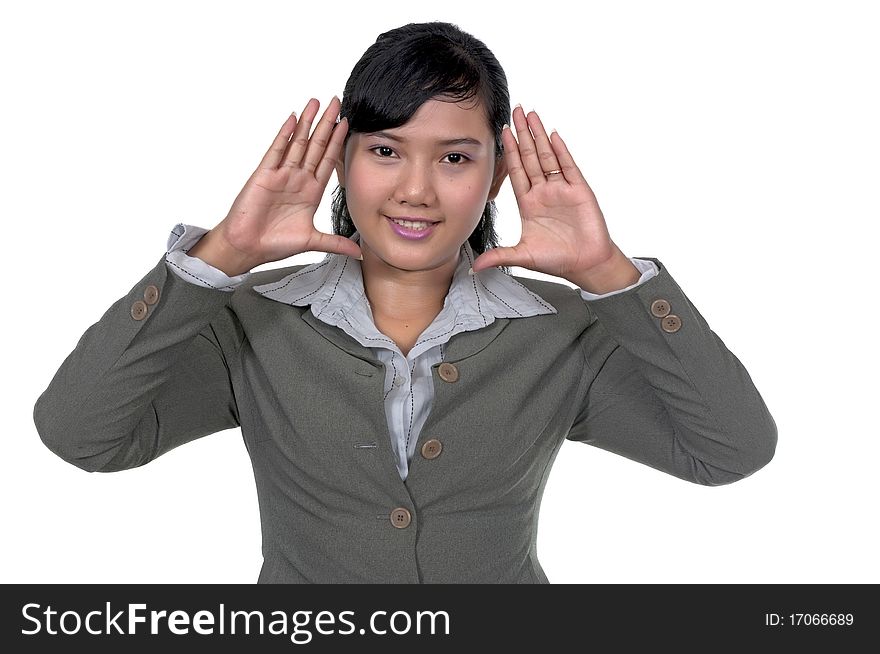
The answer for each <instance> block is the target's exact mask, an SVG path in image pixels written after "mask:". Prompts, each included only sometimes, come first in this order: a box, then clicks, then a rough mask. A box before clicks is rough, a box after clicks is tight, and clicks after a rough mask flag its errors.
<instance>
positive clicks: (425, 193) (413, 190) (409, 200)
mask: <svg viewBox="0 0 880 654" xmlns="http://www.w3.org/2000/svg"><path fill="white" fill-rule="evenodd" d="M394 200H395V201H396V202H397V203H399V204H402V203H404V202H405V203H406V204H409V205H412V206H419V205H431V204H433V203H434V201H435V200H436V195H435V191H434V181H433V178H432V171H431V166H430V164H418V163H411V164H408V165H405V166H401V167H400V175H399V177H398V179H397V185H396V187H395V189H394Z"/></svg>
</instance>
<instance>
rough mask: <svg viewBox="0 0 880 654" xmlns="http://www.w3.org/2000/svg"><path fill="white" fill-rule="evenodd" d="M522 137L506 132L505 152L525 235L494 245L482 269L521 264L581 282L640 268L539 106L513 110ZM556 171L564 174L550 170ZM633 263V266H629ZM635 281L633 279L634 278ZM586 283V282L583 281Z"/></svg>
mask: <svg viewBox="0 0 880 654" xmlns="http://www.w3.org/2000/svg"><path fill="white" fill-rule="evenodd" d="M513 123H514V126H515V127H516V132H517V136H518V137H519V142H517V139H516V138H514V136H513V133H512V131H511V130H510V129H505V130H503V132H502V136H501V139H502V143H503V145H504V157H505V162H506V164H507V169H508V174H509V176H510V182H511V185H512V186H513V192H514V194H515V195H516V202H517V204H518V205H519V211H520V215H521V217H522V235H521V237H520V241H519V243H517V244H516V245H514V246H513V247H497V248H492V249H489V250H487V251H486V252H484V253H483V254H481V255H480V256H479V257H477V258H476V259H475V260H474V264H473V270H474V272H479V271H480V270H483V269H485V268H490V267H492V266H505V265H509V266H521V267H523V268H528V269H530V270H535V271H537V272H542V273H547V274H549V275H555V276H557V277H562V278H564V279H568V280H569V281H572V282H573V283H576V284H579V285H580V284H581V283H582V282H584V280H588V279H591V278H595V279H596V280H599V279H602V280H607V279H608V274H607V273H609V272H612V271H614V272H617V273H618V277H620V275H619V273H621V271H623V273H624V274H625V275H629V276H630V277H631V276H632V274H633V272H635V273H636V279H637V278H638V274H637V270H636V268H635V266H633V265H632V262H630V261H629V259H628V258H627V257H626V256H625V255H624V254H623V253H622V252H621V251H620V249H619V248H618V247H617V246H616V245H615V244H614V242H613V241H612V240H611V237H610V235H609V234H608V228H607V226H606V225H605V218H604V216H603V215H602V210H601V209H599V203H598V202H597V201H596V196H595V195H593V191H592V189H591V188H590V186H589V184H587V180H586V179H584V176H583V175H582V174H581V171H580V169H578V167H577V164H576V163H575V162H574V159H573V158H572V156H571V154H570V153H569V152H568V148H567V147H566V146H565V143H564V142H563V141H562V138H561V137H560V136H559V133H558V132H555V131H554V132H553V134H551V135H550V137H548V136H547V132H546V131H545V130H544V125H543V124H542V123H541V119H540V118H539V117H538V114H537V113H536V112H534V111H532V112H530V113H529V115H528V116H526V115H525V112H524V111H523V109H522V107H519V106H518V107H516V108H515V109H514V110H513ZM552 170H561V171H562V172H561V173H557V174H551V175H546V174H545V173H548V172H550V171H552ZM627 264H628V265H627ZM630 283H633V282H630ZM581 288H583V286H581Z"/></svg>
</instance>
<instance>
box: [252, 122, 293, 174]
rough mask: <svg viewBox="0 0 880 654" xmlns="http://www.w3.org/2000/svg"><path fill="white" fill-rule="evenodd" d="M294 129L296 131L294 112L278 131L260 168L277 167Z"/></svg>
mask: <svg viewBox="0 0 880 654" xmlns="http://www.w3.org/2000/svg"><path fill="white" fill-rule="evenodd" d="M294 129H296V112H295V111H294V112H293V113H292V114H290V115H289V116H288V117H287V120H285V121H284V124H283V125H282V126H281V129H280V130H278V135H277V136H276V137H275V140H274V141H272V145H271V146H270V147H269V149H268V150H267V151H266V154H264V155H263V159H262V160H261V161H260V168H277V167H278V163H279V162H280V161H281V159H282V158H283V157H284V152H285V150H287V144H288V141H290V135H291V134H293V130H294Z"/></svg>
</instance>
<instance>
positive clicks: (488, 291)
mask: <svg viewBox="0 0 880 654" xmlns="http://www.w3.org/2000/svg"><path fill="white" fill-rule="evenodd" d="M474 278H476V275H474ZM480 286H482V287H483V288H484V289H486V292H487V293H492V291H491V290H490V289H489V287H488V286H486V285H485V284H484V283H483V280H480ZM492 295H494V296H495V298H496V299H497V300H498V301H499V302H501V303H502V304H503V305H504V306H506V307H507V308H508V309H510V310H511V311H513V312H514V313H515V314H516V315H518V316H522V315H523V314H522V313H520V312H519V311H517V310H516V309H514V308H513V307H512V306H510V305H509V304H508V303H507V302H505V301H504V300H503V299H501V298H500V297H499V296H498V295H495V293H492Z"/></svg>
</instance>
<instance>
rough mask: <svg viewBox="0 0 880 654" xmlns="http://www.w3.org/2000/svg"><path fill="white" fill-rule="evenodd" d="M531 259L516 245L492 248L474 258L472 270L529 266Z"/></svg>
mask: <svg viewBox="0 0 880 654" xmlns="http://www.w3.org/2000/svg"><path fill="white" fill-rule="evenodd" d="M528 263H529V259H528V257H526V256H524V255H523V253H521V252H520V251H519V250H518V249H517V247H516V246H513V247H497V248H490V249H488V250H486V251H485V252H483V254H481V255H480V256H478V257H477V258H476V259H474V263H473V265H472V266H471V270H473V271H474V272H475V273H478V272H480V271H481V270H485V269H486V268H492V267H495V266H521V267H526V268H527V267H528Z"/></svg>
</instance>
